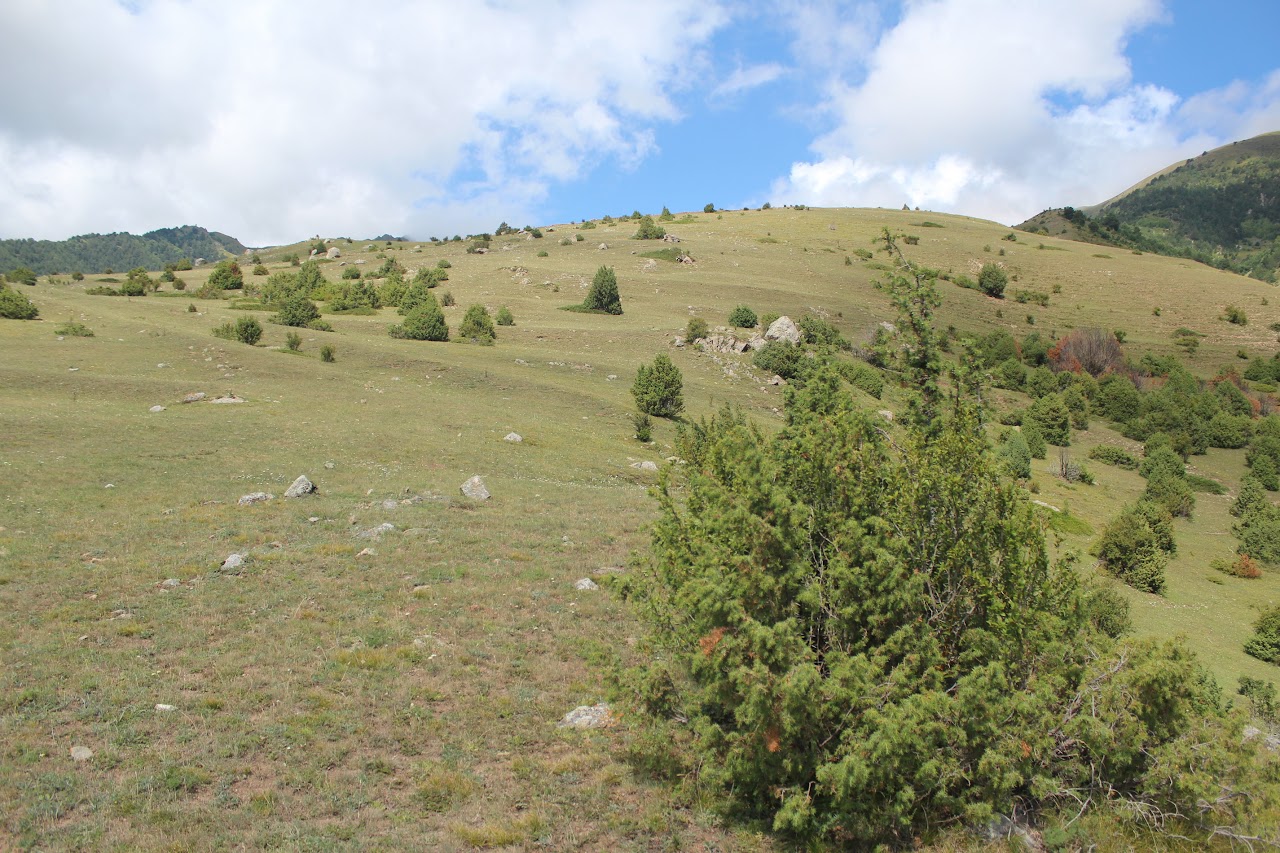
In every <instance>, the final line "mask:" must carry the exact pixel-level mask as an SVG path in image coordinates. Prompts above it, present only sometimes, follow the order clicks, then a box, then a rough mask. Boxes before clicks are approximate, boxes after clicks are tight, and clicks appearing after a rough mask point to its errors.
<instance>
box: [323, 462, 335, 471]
mask: <svg viewBox="0 0 1280 853" xmlns="http://www.w3.org/2000/svg"><path fill="white" fill-rule="evenodd" d="M324 467H325V470H327V471H332V470H333V469H334V468H336V467H338V466H337V465H335V464H333V462H331V461H330V462H326V463H324Z"/></svg>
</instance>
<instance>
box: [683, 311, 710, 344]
mask: <svg viewBox="0 0 1280 853" xmlns="http://www.w3.org/2000/svg"><path fill="white" fill-rule="evenodd" d="M710 333H711V329H710V328H709V327H708V326H707V321H706V320H704V319H702V318H701V317H690V318H689V322H688V323H687V324H685V327H684V339H685V341H686V342H688V343H691V344H692V343H694V342H695V341H700V340H702V339H703V338H705V337H706V336H707V335H709V334H710Z"/></svg>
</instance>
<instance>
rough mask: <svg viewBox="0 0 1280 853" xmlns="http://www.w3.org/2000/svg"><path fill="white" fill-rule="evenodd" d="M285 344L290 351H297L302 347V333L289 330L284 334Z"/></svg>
mask: <svg viewBox="0 0 1280 853" xmlns="http://www.w3.org/2000/svg"><path fill="white" fill-rule="evenodd" d="M284 345H285V347H287V348H288V350H289V352H297V351H298V350H300V349H302V335H299V334H298V333H297V332H289V333H287V334H286V335H285V336H284Z"/></svg>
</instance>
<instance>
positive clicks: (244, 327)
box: [213, 317, 262, 346]
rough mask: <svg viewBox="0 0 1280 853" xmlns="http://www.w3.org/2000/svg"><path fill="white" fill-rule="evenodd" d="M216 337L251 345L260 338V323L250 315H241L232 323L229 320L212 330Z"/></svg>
mask: <svg viewBox="0 0 1280 853" xmlns="http://www.w3.org/2000/svg"><path fill="white" fill-rule="evenodd" d="M213 334H214V335H215V336H216V337H219V338H223V339H225V340H228V341H239V342H240V343H242V344H248V345H249V346H253V345H254V344H256V343H257V342H258V341H259V339H261V338H262V324H261V323H259V322H258V321H257V320H255V319H254V318H252V317H241V318H240V319H238V320H236V321H235V323H232V322H231V321H230V320H228V321H227V322H225V323H223V324H222V325H221V326H218V327H217V328H215V329H214V330H213Z"/></svg>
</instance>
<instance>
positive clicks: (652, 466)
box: [631, 459, 658, 473]
mask: <svg viewBox="0 0 1280 853" xmlns="http://www.w3.org/2000/svg"><path fill="white" fill-rule="evenodd" d="M631 467H632V468H635V469H636V470H637V471H648V472H650V473H655V472H657V470H658V463H656V462H650V461H649V460H648V459H646V460H644V461H643V462H632V463H631Z"/></svg>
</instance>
